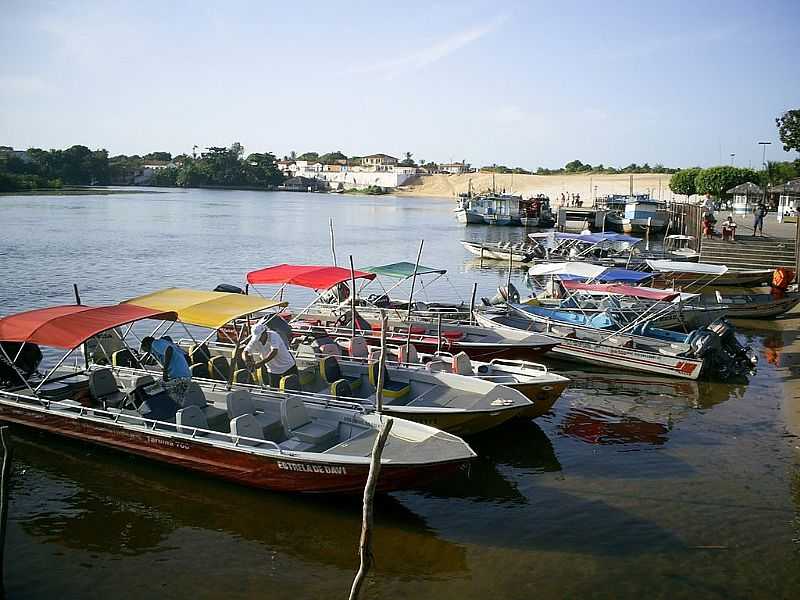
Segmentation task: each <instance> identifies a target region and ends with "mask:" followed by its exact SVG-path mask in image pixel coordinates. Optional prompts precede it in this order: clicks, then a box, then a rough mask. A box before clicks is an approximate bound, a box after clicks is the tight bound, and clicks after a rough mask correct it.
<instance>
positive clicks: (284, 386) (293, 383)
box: [280, 373, 303, 392]
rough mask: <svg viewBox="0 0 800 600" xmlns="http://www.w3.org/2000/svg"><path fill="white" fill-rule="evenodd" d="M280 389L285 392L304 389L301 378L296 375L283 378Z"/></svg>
mask: <svg viewBox="0 0 800 600" xmlns="http://www.w3.org/2000/svg"><path fill="white" fill-rule="evenodd" d="M280 389H281V391H284V392H291V391H295V392H300V391H302V389H303V388H302V387H301V386H300V377H299V376H298V375H296V374H295V373H292V374H291V375H286V376H285V377H281V382H280Z"/></svg>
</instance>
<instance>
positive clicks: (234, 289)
mask: <svg viewBox="0 0 800 600" xmlns="http://www.w3.org/2000/svg"><path fill="white" fill-rule="evenodd" d="M212 291H214V292H227V293H229V294H244V290H243V289H242V288H240V287H239V286H236V285H231V284H230V283H220V284H219V285H218V286H217V287H215V288H214V289H213V290H212Z"/></svg>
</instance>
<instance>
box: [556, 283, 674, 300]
mask: <svg viewBox="0 0 800 600" xmlns="http://www.w3.org/2000/svg"><path fill="white" fill-rule="evenodd" d="M561 284H562V285H563V286H564V287H565V288H567V289H568V290H581V291H584V292H605V293H607V294H620V295H623V296H630V297H632V298H642V299H644V300H658V301H670V300H674V299H675V298H677V297H678V296H679V295H680V294H679V293H678V292H665V291H663V290H656V289H653V288H644V287H636V286H633V285H622V284H619V283H583V282H580V281H562V282H561Z"/></svg>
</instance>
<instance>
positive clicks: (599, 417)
mask: <svg viewBox="0 0 800 600" xmlns="http://www.w3.org/2000/svg"><path fill="white" fill-rule="evenodd" d="M559 373H563V374H564V375H566V376H567V377H569V378H570V379H571V380H572V383H571V385H570V388H569V389H568V390H567V392H565V395H564V399H565V402H564V404H569V405H570V408H569V410H568V412H567V413H566V415H565V416H564V417H563V419H562V420H561V422H560V424H559V427H558V429H559V432H560V433H561V434H562V435H565V436H569V437H573V438H577V439H580V440H583V441H585V442H588V443H590V444H604V445H605V444H651V445H661V444H664V443H666V441H667V439H668V437H669V435H668V434H669V432H670V430H671V429H672V427H673V425H674V424H675V423H676V422H677V421H679V420H681V419H683V418H685V417H686V416H687V415H688V414H689V413H691V412H692V411H693V410H698V409H709V408H711V407H712V406H714V405H716V404H719V403H721V402H724V401H725V400H727V399H729V398H731V397H734V396H738V397H741V396H743V395H744V391H745V388H746V386H745V385H744V384H726V383H719V382H705V381H702V382H698V381H689V380H676V379H671V378H667V377H656V376H648V375H641V374H638V373H623V372H620V373H608V372H601V371H588V370H587V371H563V370H559Z"/></svg>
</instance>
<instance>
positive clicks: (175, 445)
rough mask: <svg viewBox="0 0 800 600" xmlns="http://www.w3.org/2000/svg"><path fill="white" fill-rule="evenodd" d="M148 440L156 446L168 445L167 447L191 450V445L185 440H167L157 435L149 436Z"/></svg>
mask: <svg viewBox="0 0 800 600" xmlns="http://www.w3.org/2000/svg"><path fill="white" fill-rule="evenodd" d="M147 441H148V442H149V443H151V444H155V445H156V446H166V447H167V448H179V449H181V450H191V448H192V447H191V445H189V444H186V443H184V442H178V441H175V440H165V439H162V438H156V437H148V438H147Z"/></svg>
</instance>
